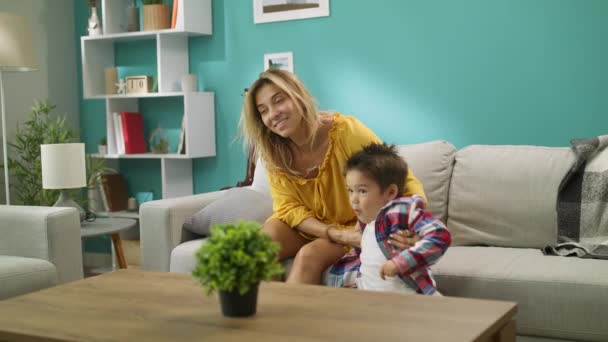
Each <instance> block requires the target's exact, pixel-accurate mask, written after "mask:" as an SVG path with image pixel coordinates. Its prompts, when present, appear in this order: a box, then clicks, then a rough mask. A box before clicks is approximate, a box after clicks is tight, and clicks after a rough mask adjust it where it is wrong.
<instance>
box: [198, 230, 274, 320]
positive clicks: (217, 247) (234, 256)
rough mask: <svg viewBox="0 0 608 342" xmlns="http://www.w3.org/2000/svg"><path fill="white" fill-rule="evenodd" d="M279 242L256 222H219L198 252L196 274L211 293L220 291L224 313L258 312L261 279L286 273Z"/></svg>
mask: <svg viewBox="0 0 608 342" xmlns="http://www.w3.org/2000/svg"><path fill="white" fill-rule="evenodd" d="M278 255H279V245H278V244H277V243H276V242H273V241H272V240H271V239H270V236H268V235H266V234H264V233H263V232H262V231H261V230H260V225H259V224H258V223H255V222H243V221H240V222H238V223H226V224H217V225H215V226H214V227H213V228H212V229H211V237H210V238H209V240H208V241H207V242H206V243H205V244H204V245H203V246H202V247H201V248H200V249H199V250H198V252H197V253H196V260H197V264H196V267H195V269H194V271H193V272H192V275H193V276H194V277H195V278H197V279H198V281H199V282H200V283H201V285H202V286H203V287H205V288H206V292H207V295H209V294H211V293H213V292H214V291H218V292H219V296H220V303H221V307H222V314H223V315H224V316H229V317H247V316H252V315H255V312H256V307H257V297H258V287H259V284H260V281H263V280H264V281H268V280H271V279H272V278H273V276H275V275H279V274H281V273H282V272H283V267H282V266H281V264H280V263H279V262H278Z"/></svg>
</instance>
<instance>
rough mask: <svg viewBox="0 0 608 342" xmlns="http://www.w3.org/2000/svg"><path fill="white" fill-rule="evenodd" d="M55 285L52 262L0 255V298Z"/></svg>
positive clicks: (55, 279)
mask: <svg viewBox="0 0 608 342" xmlns="http://www.w3.org/2000/svg"><path fill="white" fill-rule="evenodd" d="M55 285H57V269H56V267H55V265H53V264H52V263H50V262H48V261H46V260H42V259H34V258H23V257H16V256H7V255H0V300H1V299H6V298H10V297H14V296H18V295H22V294H25V293H28V292H33V291H38V290H41V289H45V288H47V287H51V286H55Z"/></svg>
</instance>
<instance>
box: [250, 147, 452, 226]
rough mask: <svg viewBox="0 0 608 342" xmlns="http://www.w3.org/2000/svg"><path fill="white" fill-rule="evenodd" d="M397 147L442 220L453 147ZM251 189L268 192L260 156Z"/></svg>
mask: <svg viewBox="0 0 608 342" xmlns="http://www.w3.org/2000/svg"><path fill="white" fill-rule="evenodd" d="M397 150H398V152H399V155H401V156H402V157H403V158H404V159H405V161H406V162H407V163H408V165H409V166H410V168H411V169H412V170H413V172H414V175H415V176H416V177H417V178H418V179H419V180H420V181H421V182H422V185H423V186H424V191H425V193H426V196H427V199H428V201H429V205H430V208H429V210H430V211H431V213H433V215H435V216H437V217H438V218H439V219H441V220H442V221H443V222H445V220H446V217H447V204H448V187H449V184H450V176H451V174H452V165H453V164H454V157H455V155H456V148H455V147H454V145H452V144H450V143H449V142H447V141H431V142H426V143H421V144H412V145H398V146H397ZM251 189H253V190H255V191H258V192H261V193H264V194H268V195H270V187H269V185H268V176H267V174H266V168H265V167H264V165H263V163H262V160H261V159H258V161H257V163H256V167H255V172H254V175H253V182H252V184H251Z"/></svg>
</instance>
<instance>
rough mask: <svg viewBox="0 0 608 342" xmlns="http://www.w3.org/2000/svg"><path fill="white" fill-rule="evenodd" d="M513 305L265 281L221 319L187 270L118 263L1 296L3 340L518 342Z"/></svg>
mask: <svg viewBox="0 0 608 342" xmlns="http://www.w3.org/2000/svg"><path fill="white" fill-rule="evenodd" d="M515 313H516V304H515V303H510V302H499V301H486V300H476V299H464V298H453V297H425V296H420V295H407V294H399V293H379V292H365V291H357V290H348V289H334V288H328V287H323V286H311V285H291V284H285V283H278V282H270V283H262V285H261V286H260V293H259V298H258V309H257V315H255V316H253V317H250V318H225V317H223V316H222V314H221V312H220V306H219V302H218V299H217V294H214V295H212V296H210V297H207V296H205V295H204V294H203V290H202V288H201V287H200V286H199V285H198V284H197V283H196V282H195V280H194V279H193V278H192V277H191V276H189V275H186V274H174V273H157V272H145V271H139V270H128V269H127V270H119V271H116V272H112V273H107V274H103V275H100V276H96V277H92V278H87V279H84V280H79V281H76V282H72V283H68V284H64V285H61V286H58V287H54V288H50V289H47V290H42V291H39V292H34V293H30V294H27V295H24V296H21V297H16V298H13V299H9V300H6V301H1V302H0V341H4V340H9V341H12V340H27V341H39V340H40V341H44V340H53V341H75V340H79V341H84V340H87V341H93V340H104V341H238V342H243V341H248V342H249V341H264V342H268V341H397V340H399V341H442V342H444V341H515V322H514V320H513V317H514V315H515Z"/></svg>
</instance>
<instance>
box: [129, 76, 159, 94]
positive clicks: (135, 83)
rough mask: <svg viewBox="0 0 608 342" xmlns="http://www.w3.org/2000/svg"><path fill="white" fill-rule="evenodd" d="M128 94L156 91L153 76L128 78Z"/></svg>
mask: <svg viewBox="0 0 608 342" xmlns="http://www.w3.org/2000/svg"><path fill="white" fill-rule="evenodd" d="M126 80H127V94H140V93H151V92H153V91H154V80H153V78H152V76H127V77H126Z"/></svg>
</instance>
